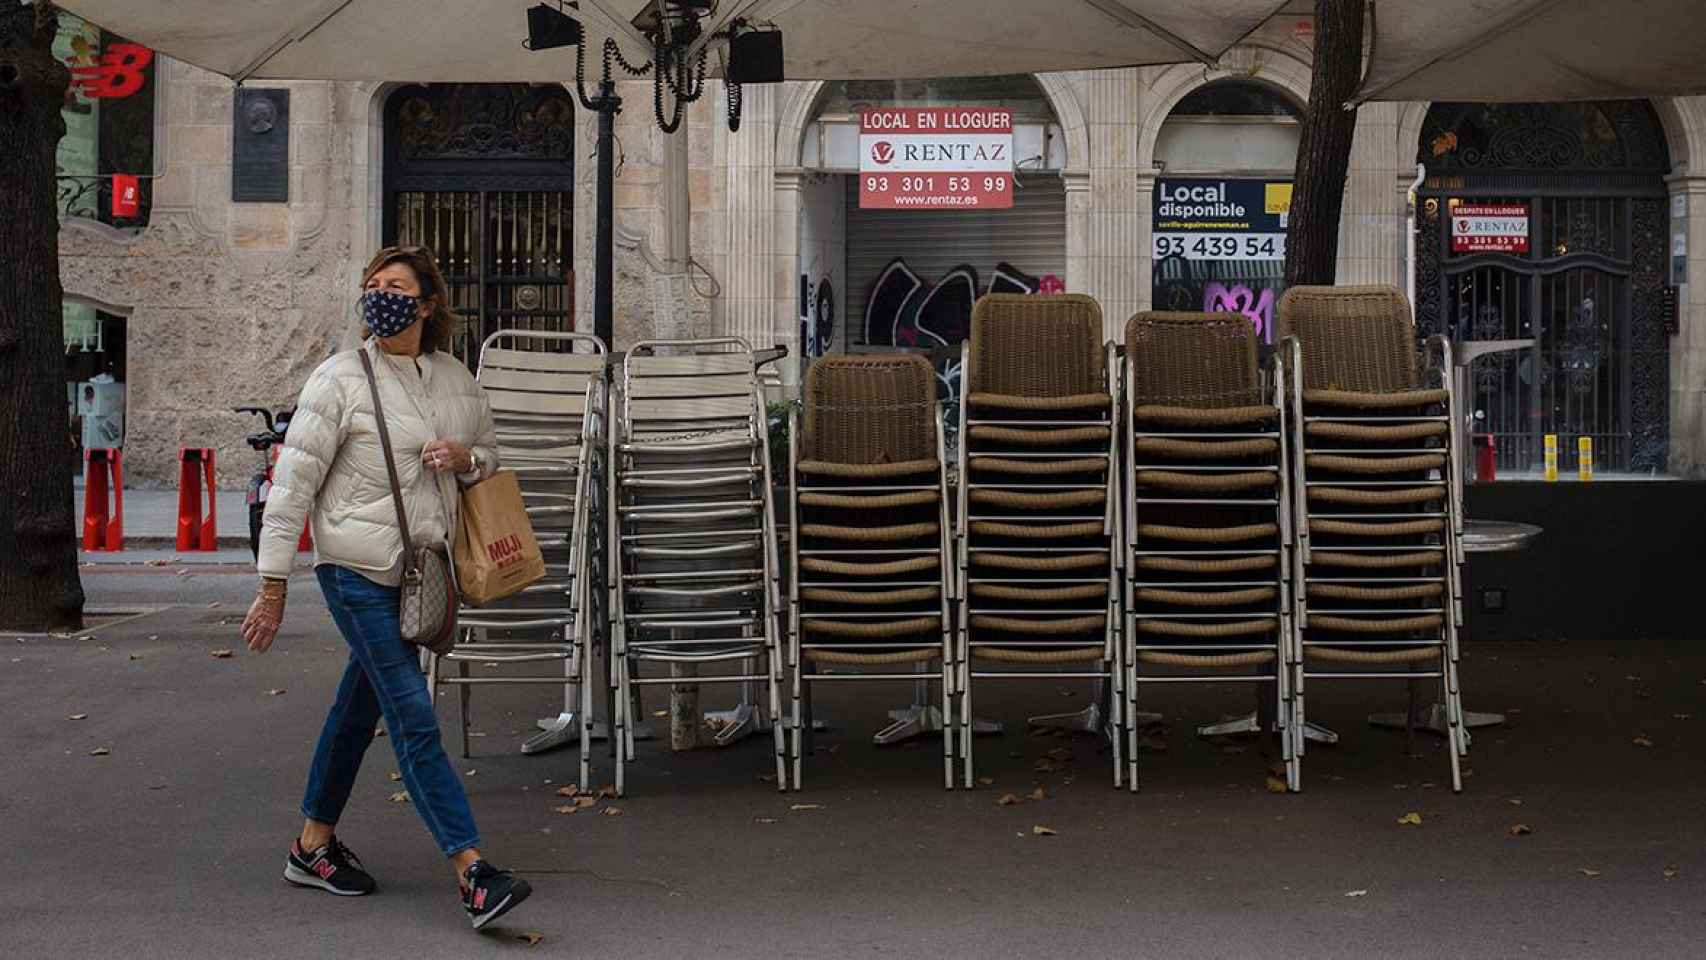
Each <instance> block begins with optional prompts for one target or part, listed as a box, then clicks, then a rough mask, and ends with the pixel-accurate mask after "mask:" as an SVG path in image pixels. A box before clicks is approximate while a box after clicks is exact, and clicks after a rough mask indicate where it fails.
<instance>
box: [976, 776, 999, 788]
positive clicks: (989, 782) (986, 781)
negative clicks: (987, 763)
mask: <svg viewBox="0 0 1706 960" xmlns="http://www.w3.org/2000/svg"><path fill="white" fill-rule="evenodd" d="M977 785H978V786H980V787H990V786H994V785H995V778H994V777H978V778H977Z"/></svg>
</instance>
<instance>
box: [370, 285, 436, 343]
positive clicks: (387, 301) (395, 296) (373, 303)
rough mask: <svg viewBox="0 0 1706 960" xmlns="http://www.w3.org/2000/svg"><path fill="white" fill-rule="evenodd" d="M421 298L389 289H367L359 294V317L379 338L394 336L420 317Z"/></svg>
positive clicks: (413, 323)
mask: <svg viewBox="0 0 1706 960" xmlns="http://www.w3.org/2000/svg"><path fill="white" fill-rule="evenodd" d="M420 307H421V298H420V297H411V296H409V295H408V294H406V293H392V292H390V291H389V290H369V291H367V292H366V293H364V294H362V295H361V319H362V322H364V323H366V324H367V329H369V330H372V331H373V335H374V336H376V337H379V338H381V339H383V338H385V337H394V336H396V335H397V334H399V333H402V332H403V331H404V330H407V329H409V328H410V327H412V326H414V325H415V321H416V320H419V319H420V318H421V317H420V312H419V311H420Z"/></svg>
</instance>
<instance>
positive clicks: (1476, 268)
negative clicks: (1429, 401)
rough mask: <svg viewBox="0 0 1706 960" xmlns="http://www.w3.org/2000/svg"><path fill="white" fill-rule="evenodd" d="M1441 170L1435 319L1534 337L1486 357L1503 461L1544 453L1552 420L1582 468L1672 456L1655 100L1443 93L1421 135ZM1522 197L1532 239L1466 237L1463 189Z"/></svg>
mask: <svg viewBox="0 0 1706 960" xmlns="http://www.w3.org/2000/svg"><path fill="white" fill-rule="evenodd" d="M1421 159H1422V161H1423V162H1424V163H1426V164H1427V166H1428V170H1429V174H1430V178H1429V180H1428V182H1427V184H1426V185H1425V187H1424V189H1423V190H1422V198H1423V199H1422V202H1421V204H1420V210H1419V211H1418V216H1417V257H1416V261H1417V262H1416V286H1417V289H1416V298H1417V301H1418V302H1417V311H1416V316H1417V322H1418V323H1419V324H1420V326H1421V331H1420V332H1421V333H1423V334H1432V333H1445V334H1447V335H1448V336H1450V337H1451V338H1452V339H1453V340H1455V341H1457V342H1459V343H1462V342H1469V341H1476V340H1509V339H1529V338H1532V339H1534V340H1535V345H1534V346H1533V347H1531V348H1529V349H1526V350H1522V351H1517V352H1511V353H1502V354H1495V355H1492V356H1489V357H1483V358H1482V359H1480V360H1477V361H1476V362H1475V364H1474V366H1473V367H1472V368H1471V371H1470V383H1469V390H1470V396H1469V398H1468V400H1469V402H1471V403H1472V404H1473V408H1474V410H1475V411H1476V412H1477V415H1478V416H1479V417H1480V418H1481V419H1480V425H1479V426H1478V427H1477V428H1476V429H1477V430H1478V431H1479V432H1487V433H1492V434H1494V435H1495V436H1496V437H1497V446H1496V449H1497V451H1498V465H1499V468H1500V469H1501V470H1504V471H1516V472H1527V471H1533V470H1538V469H1540V467H1541V465H1542V464H1543V460H1544V453H1543V450H1544V444H1543V440H1544V437H1545V435H1547V434H1556V435H1557V436H1558V438H1559V444H1558V446H1559V466H1560V469H1561V470H1564V471H1573V470H1574V468H1575V466H1576V460H1577V454H1576V450H1577V446H1576V442H1577V440H1578V439H1579V438H1581V437H1590V438H1592V440H1593V450H1594V461H1595V465H1596V468H1598V469H1602V470H1606V471H1634V472H1640V473H1648V472H1657V471H1662V470H1664V469H1665V466H1666V459H1667V456H1668V446H1669V443H1668V439H1669V422H1668V421H1669V411H1668V401H1669V396H1668V394H1669V366H1668V364H1669V359H1668V357H1669V342H1668V337H1667V336H1666V334H1665V324H1666V321H1665V316H1664V309H1663V302H1664V293H1665V280H1666V276H1665V274H1666V260H1665V256H1666V246H1665V231H1666V210H1665V204H1666V200H1665V195H1666V194H1665V185H1664V182H1663V179H1662V170H1663V167H1664V143H1663V138H1662V134H1661V133H1659V130H1658V126H1657V121H1656V120H1655V119H1653V118H1652V115H1651V111H1650V108H1648V107H1647V106H1646V105H1645V104H1642V103H1639V102H1632V101H1631V102H1614V103H1601V104H1558V105H1536V104H1436V105H1435V106H1434V107H1433V108H1432V109H1431V110H1430V111H1429V114H1428V120H1427V123H1426V125H1425V126H1424V130H1423V135H1422V150H1421ZM1463 203H1472V204H1476V205H1493V206H1507V207H1520V208H1522V209H1523V210H1524V211H1526V216H1527V217H1528V238H1527V239H1528V249H1527V250H1526V251H1521V252H1506V253H1467V252H1453V245H1452V220H1453V218H1452V211H1453V210H1454V209H1456V208H1457V207H1458V206H1459V205H1460V204H1463Z"/></svg>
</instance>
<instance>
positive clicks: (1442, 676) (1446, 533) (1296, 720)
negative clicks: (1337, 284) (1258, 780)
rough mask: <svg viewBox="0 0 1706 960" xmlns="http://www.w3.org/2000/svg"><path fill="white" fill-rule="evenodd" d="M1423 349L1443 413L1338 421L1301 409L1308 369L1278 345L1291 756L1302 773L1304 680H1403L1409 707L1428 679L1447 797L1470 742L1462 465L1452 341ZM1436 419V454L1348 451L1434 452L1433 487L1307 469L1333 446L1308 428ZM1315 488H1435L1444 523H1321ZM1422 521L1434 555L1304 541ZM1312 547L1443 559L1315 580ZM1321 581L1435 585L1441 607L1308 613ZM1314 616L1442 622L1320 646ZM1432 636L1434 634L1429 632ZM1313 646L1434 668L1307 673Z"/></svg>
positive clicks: (1294, 348) (1292, 343) (1435, 341)
mask: <svg viewBox="0 0 1706 960" xmlns="http://www.w3.org/2000/svg"><path fill="white" fill-rule="evenodd" d="M1425 346H1426V353H1424V356H1423V360H1424V362H1425V363H1426V370H1425V371H1424V372H1425V373H1426V374H1429V375H1432V376H1437V378H1438V381H1439V386H1438V387H1434V388H1431V389H1442V390H1444V392H1445V401H1444V407H1445V411H1444V413H1443V415H1430V414H1421V413H1378V412H1377V413H1372V414H1369V415H1336V414H1321V413H1319V412H1312V411H1310V410H1308V409H1306V408H1305V405H1304V397H1303V394H1304V384H1303V382H1302V376H1301V371H1302V370H1303V369H1304V366H1303V346H1302V343H1301V341H1300V340H1299V339H1298V338H1297V337H1295V336H1288V337H1286V338H1285V339H1284V340H1283V341H1282V343H1281V352H1282V354H1283V355H1284V357H1285V359H1286V360H1287V362H1288V363H1289V365H1290V368H1291V370H1292V371H1293V377H1292V382H1291V392H1290V397H1289V404H1288V406H1289V409H1288V418H1287V419H1288V427H1289V431H1290V434H1291V442H1292V451H1293V455H1292V457H1291V461H1292V462H1291V471H1292V496H1293V512H1294V515H1295V516H1296V517H1297V534H1296V537H1297V546H1296V549H1295V550H1294V551H1293V557H1292V563H1293V567H1292V576H1293V581H1294V584H1295V589H1294V590H1293V593H1292V602H1293V608H1294V612H1293V616H1292V631H1293V640H1292V658H1293V660H1292V668H1293V680H1292V687H1293V702H1294V711H1293V712H1294V716H1293V723H1292V751H1293V754H1294V756H1295V757H1296V758H1297V759H1298V762H1299V767H1300V768H1301V760H1302V757H1303V756H1304V753H1305V743H1306V740H1305V737H1304V735H1303V734H1304V729H1305V726H1306V719H1305V718H1306V710H1305V706H1306V700H1305V693H1306V687H1307V683H1308V681H1310V680H1404V681H1406V682H1407V683H1408V684H1410V686H1411V691H1412V695H1411V699H1412V701H1413V700H1414V683H1415V682H1416V681H1417V680H1426V679H1434V680H1438V681H1439V682H1440V687H1441V699H1442V700H1443V701H1444V703H1445V706H1446V724H1447V729H1446V736H1447V750H1446V753H1447V756H1448V759H1449V763H1450V770H1451V786H1452V791H1453V792H1461V791H1462V789H1463V776H1462V769H1461V763H1460V758H1461V757H1463V756H1466V755H1467V753H1468V737H1467V733H1466V728H1465V726H1464V722H1463V703H1462V696H1461V685H1460V677H1459V648H1458V640H1459V637H1458V634H1459V629H1460V628H1461V626H1462V622H1463V604H1462V570H1461V566H1462V563H1463V558H1464V551H1463V543H1462V531H1463V510H1462V503H1463V489H1462V484H1463V475H1462V464H1461V463H1459V462H1458V455H1459V453H1460V452H1461V450H1462V443H1461V437H1460V436H1459V430H1460V429H1461V424H1460V421H1459V418H1458V413H1459V411H1458V396H1457V392H1456V389H1455V385H1454V378H1453V375H1452V370H1453V367H1452V349H1451V342H1450V341H1449V340H1447V339H1446V338H1445V337H1443V336H1438V335H1436V336H1433V337H1430V338H1428V339H1427V341H1426V342H1425ZM1434 354H1437V359H1434V357H1433V356H1432V355H1434ZM1438 421H1444V423H1445V425H1446V429H1445V431H1444V433H1443V439H1442V445H1441V446H1440V447H1437V448H1436V447H1416V448H1409V447H1403V448H1396V449H1386V448H1381V449H1375V450H1370V449H1358V450H1355V451H1352V452H1353V453H1356V454H1361V455H1365V456H1366V455H1369V454H1371V453H1372V454H1376V455H1381V454H1396V455H1405V454H1420V453H1425V454H1429V455H1432V454H1438V455H1440V456H1441V457H1443V462H1442V463H1441V465H1440V467H1439V468H1438V470H1437V471H1433V470H1430V471H1429V476H1430V477H1432V476H1433V474H1435V473H1437V474H1438V478H1437V479H1428V480H1425V481H1416V480H1396V481H1390V480H1355V479H1345V478H1342V477H1341V478H1329V479H1319V478H1314V477H1311V475H1310V473H1309V471H1308V469H1307V461H1308V458H1309V456H1310V455H1311V454H1323V453H1326V454H1328V455H1331V454H1332V452H1333V450H1332V448H1331V447H1329V448H1328V449H1326V450H1322V449H1321V448H1311V447H1309V446H1308V445H1307V444H1306V432H1307V428H1308V425H1309V424H1311V423H1318V422H1332V423H1340V424H1346V423H1348V424H1357V425H1366V426H1377V427H1378V426H1394V425H1406V424H1415V423H1424V422H1438ZM1313 487H1337V488H1350V489H1370V490H1376V491H1378V490H1379V489H1381V488H1387V489H1398V488H1423V487H1438V488H1440V495H1439V497H1438V501H1439V503H1440V504H1441V508H1442V510H1443V512H1444V514H1445V515H1444V516H1441V515H1439V514H1434V513H1431V512H1429V513H1420V514H1418V513H1416V512H1409V513H1405V512H1402V511H1394V512H1391V513H1389V514H1388V513H1375V514H1347V515H1345V516H1343V517H1334V516H1333V515H1332V514H1330V513H1329V514H1326V515H1325V516H1324V515H1323V514H1321V513H1318V512H1311V507H1310V503H1309V491H1310V489H1311V488H1313ZM1418 517H1421V518H1435V517H1437V518H1438V519H1441V520H1443V521H1444V522H1443V523H1442V524H1441V533H1440V543H1439V544H1438V545H1437V547H1408V548H1406V547H1404V546H1376V547H1362V548H1357V547H1347V546H1341V545H1333V546H1331V547H1320V548H1317V547H1316V546H1315V545H1314V543H1313V538H1312V536H1311V533H1310V524H1311V522H1312V521H1314V520H1321V519H1329V520H1330V519H1352V518H1354V519H1355V520H1357V521H1380V520H1409V519H1415V518H1418ZM1317 549H1320V550H1322V551H1323V552H1327V551H1338V552H1360V553H1369V554H1378V553H1392V554H1394V555H1396V554H1398V553H1400V552H1403V551H1405V550H1409V551H1410V552H1420V551H1421V550H1427V551H1428V552H1434V551H1437V552H1438V554H1439V557H1440V561H1439V564H1438V567H1439V572H1438V573H1437V574H1434V575H1425V576H1399V577H1354V576H1343V575H1341V576H1325V577H1323V576H1319V575H1317V576H1311V575H1310V566H1311V564H1312V563H1313V562H1314V553H1315V551H1316V550H1317ZM1429 566H1434V565H1433V564H1426V565H1418V568H1420V569H1426V568H1427V567H1429ZM1323 582H1327V583H1336V584H1337V585H1338V586H1341V587H1346V586H1348V587H1353V588H1354V587H1356V586H1358V585H1359V584H1363V585H1376V584H1378V585H1387V586H1390V585H1398V586H1399V587H1415V588H1419V589H1425V587H1426V585H1427V584H1431V583H1435V582H1437V583H1439V584H1440V585H1441V588H1442V594H1441V596H1440V602H1439V606H1438V607H1437V608H1400V609H1358V608H1350V609H1341V608H1330V609H1327V610H1312V608H1311V606H1310V600H1311V594H1310V587H1311V585H1312V584H1318V583H1323ZM1312 613H1314V614H1316V615H1317V616H1334V615H1348V616H1353V617H1354V616H1358V615H1362V616H1381V615H1385V616H1391V615H1394V614H1400V613H1408V614H1411V615H1432V614H1438V615H1439V616H1440V618H1441V622H1440V624H1439V626H1438V627H1437V636H1434V637H1430V638H1405V639H1390V640H1374V641H1351V642H1346V641H1339V640H1334V641H1329V642H1324V643H1323V642H1318V641H1314V640H1310V639H1309V638H1308V634H1307V631H1308V630H1309V629H1310V615H1311V614H1312ZM1430 632H1432V630H1431V629H1430ZM1317 646H1321V647H1336V648H1341V649H1343V648H1353V649H1358V650H1363V651H1367V652H1368V653H1369V654H1371V655H1379V654H1381V653H1383V652H1388V651H1394V652H1395V651H1405V650H1421V649H1429V648H1437V650H1438V666H1437V667H1436V668H1433V669H1425V670H1418V669H1414V664H1412V669H1411V670H1408V671H1403V672H1400V671H1395V670H1342V671H1327V670H1314V669H1311V668H1310V667H1309V666H1308V663H1307V660H1308V653H1309V650H1310V648H1312V647H1317ZM1411 715H1412V717H1413V715H1414V709H1413V704H1412V709H1411ZM1298 787H1299V788H1300V787H1301V773H1300V774H1299V777H1298Z"/></svg>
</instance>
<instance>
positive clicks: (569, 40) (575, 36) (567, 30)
mask: <svg viewBox="0 0 1706 960" xmlns="http://www.w3.org/2000/svg"><path fill="white" fill-rule="evenodd" d="M580 42H581V25H580V21H578V20H576V19H575V18H574V17H571V16H569V15H568V14H566V13H564V12H563V11H562V10H561V9H559V8H557V7H553V6H551V5H550V4H547V3H541V4H539V5H537V6H533V7H528V8H527V49H529V50H550V49H552V48H554V47H572V46H575V45H576V44H578V43H580Z"/></svg>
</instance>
